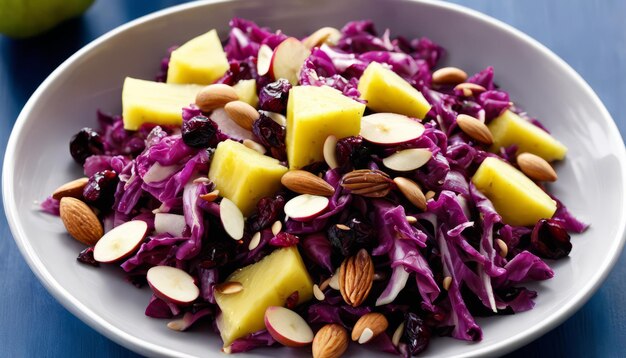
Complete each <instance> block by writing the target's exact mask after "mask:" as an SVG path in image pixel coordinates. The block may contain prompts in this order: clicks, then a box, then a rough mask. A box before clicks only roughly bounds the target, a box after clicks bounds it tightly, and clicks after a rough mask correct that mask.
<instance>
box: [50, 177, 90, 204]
mask: <svg viewBox="0 0 626 358" xmlns="http://www.w3.org/2000/svg"><path fill="white" fill-rule="evenodd" d="M88 181H89V178H79V179H76V180H72V181H71V182H69V183H65V184H63V185H61V186H60V187H58V188H56V190H55V191H54V192H53V193H52V198H53V199H56V200H61V198H64V197H66V196H69V197H71V198H76V199H80V198H82V197H83V189H85V186H86V185H87V182H88Z"/></svg>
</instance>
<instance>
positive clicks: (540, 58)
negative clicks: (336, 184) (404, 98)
mask: <svg viewBox="0 0 626 358" xmlns="http://www.w3.org/2000/svg"><path fill="white" fill-rule="evenodd" d="M233 16H240V17H244V18H249V19H252V20H255V21H257V22H258V23H260V24H262V25H264V26H269V27H271V28H274V29H283V30H284V31H285V32H287V33H289V34H294V35H298V36H301V35H304V34H306V33H307V32H311V31H312V30H315V29H317V28H319V27H322V26H327V25H330V26H341V25H343V24H344V23H345V22H347V21H349V20H354V19H372V20H374V21H375V23H376V26H377V27H378V29H379V30H383V29H385V28H387V27H389V28H391V29H392V33H393V34H402V35H405V36H416V35H425V36H428V37H430V38H431V39H433V40H434V41H435V42H437V43H439V44H441V45H443V46H444V47H445V48H446V49H448V50H449V55H448V56H447V58H446V62H447V63H449V64H454V65H455V66H458V67H461V68H464V69H466V70H467V71H468V72H475V71H478V70H480V69H482V68H484V67H485V66H487V65H493V66H494V67H495V71H496V79H497V82H498V83H499V84H500V85H501V86H502V87H503V88H504V89H506V90H508V91H509V92H510V94H511V96H512V99H513V100H514V101H515V102H516V103H518V104H520V105H521V106H522V107H523V108H525V109H526V110H527V111H529V112H530V113H532V114H533V115H535V116H537V117H538V118H540V119H541V120H542V121H543V123H545V125H546V126H547V127H548V128H550V129H551V130H552V132H553V133H554V135H555V136H556V137H557V138H558V139H560V140H561V141H563V142H564V143H565V144H566V145H567V146H568V147H569V149H570V152H569V153H568V157H567V159H566V160H565V161H564V162H563V163H562V164H559V165H558V171H559V177H560V179H559V181H558V183H556V184H554V185H551V188H550V189H551V191H552V192H553V193H555V194H556V195H557V196H558V197H560V198H562V199H563V201H564V202H565V203H566V204H567V205H568V206H569V208H570V209H571V210H572V211H573V212H574V213H575V214H576V215H577V216H578V217H580V218H582V219H583V220H585V221H587V222H590V223H591V224H592V226H591V229H590V230H588V231H587V232H586V233H584V234H582V235H576V236H574V237H573V240H572V241H573V243H574V249H573V250H572V252H571V255H570V257H569V258H568V259H564V260H561V261H559V262H557V263H555V264H554V265H553V267H554V268H555V273H556V275H555V277H554V279H552V280H549V281H547V282H543V283H541V284H537V285H530V286H531V287H532V288H533V289H536V290H538V291H539V297H538V298H537V301H536V307H535V308H534V309H533V310H531V311H529V312H526V313H522V314H518V315H513V316H505V317H494V318H489V319H480V320H479V324H480V325H481V326H482V328H483V330H484V340H483V341H482V342H480V343H473V344H470V343H466V342H461V341H458V340H454V339H450V338H437V339H434V340H433V341H432V345H431V346H430V348H429V349H428V350H427V352H426V354H425V355H424V356H436V355H437V356H447V357H453V356H459V357H460V356H484V355H487V354H489V355H496V354H503V353H505V352H507V351H511V350H513V349H515V348H517V347H519V346H521V345H522V344H524V343H527V342H529V341H530V340H532V339H535V338H537V337H538V336H539V335H541V334H543V333H544V332H546V331H548V330H549V329H551V328H553V327H554V326H556V325H557V324H559V323H560V322H562V321H563V320H564V319H566V318H567V317H568V316H570V315H571V314H572V313H574V311H576V310H577V309H578V308H579V307H580V306H581V305H582V304H583V303H584V302H585V301H587V299H588V298H589V297H590V296H591V295H592V294H593V292H594V291H595V290H596V289H597V288H598V286H599V285H600V284H601V283H602V281H603V280H604V278H605V277H606V275H607V274H608V272H609V270H610V269H611V267H612V266H613V264H614V263H615V261H616V258H617V257H618V255H619V253H620V252H621V249H622V245H623V243H624V228H625V223H626V213H625V208H624V204H625V199H624V195H625V192H626V190H625V189H626V159H625V157H626V156H625V151H624V144H623V141H622V139H621V138H620V135H619V132H618V130H617V128H616V126H615V124H614V122H613V121H612V119H611V117H610V115H609V113H608V112H607V110H606V109H605V107H604V106H603V105H602V103H601V102H600V100H599V99H598V97H597V96H596V95H595V94H594V93H593V91H592V90H591V89H590V87H589V86H588V85H587V84H586V83H585V82H584V81H583V80H582V79H581V77H580V76H579V75H578V74H576V73H575V72H574V71H573V70H572V69H571V68H570V67H569V66H568V65H567V64H566V63H565V62H563V61H562V60H561V59H559V58H558V57H557V56H556V55H554V54H553V53H552V52H550V51H549V50H548V49H546V48H545V47H543V46H542V45H540V44H539V43H537V42H536V41H534V40H532V39H531V38H529V37H528V36H526V35H524V34H522V33H520V32H519V31H517V30H515V29H513V28H511V27H509V26H507V25H505V24H503V23H501V22H499V21H496V20H494V19H492V18H490V17H488V16H485V15H482V14H480V13H477V12H475V11H472V10H468V9H466V8H463V7H461V6H457V5H451V4H446V3H440V2H434V1H410V0H395V1H394V0H377V1H370V2H369V3H368V5H367V6H365V5H364V4H363V3H362V2H361V1H359V0H343V1H330V0H318V1H315V2H310V1H291V0H274V1H272V2H271V5H270V2H269V1H267V0H252V1H245V2H244V1H223V2H216V1H209V2H199V3H190V4H185V5H181V6H177V7H173V8H170V9H167V10H164V11H160V12H157V13H155V14H152V15H149V16H145V17H143V18H141V19H138V20H135V21H133V22H130V23H128V24H126V25H124V26H121V27H119V28H117V29H115V30H113V31H111V32H109V33H108V34H106V35H104V36H102V37H100V38H99V39H97V40H96V41H94V42H92V43H91V44H89V45H87V46H86V47H85V48H83V49H82V50H80V51H78V52H77V53H76V54H75V55H74V56H72V57H71V58H70V59H68V60H67V61H65V63H63V64H62V65H61V66H59V68H58V69H57V70H56V71H54V73H52V74H51V75H50V76H49V77H48V79H46V81H45V82H44V83H43V84H42V85H41V86H40V87H39V89H38V90H37V91H36V92H35V93H34V94H33V96H32V97H31V98H30V100H29V101H28V103H27V104H26V106H25V107H24V109H23V110H22V113H21V114H20V116H19V118H18V120H17V123H16V125H15V128H14V129H13V133H12V134H11V138H10V140H9V144H8V149H7V152H6V156H5V162H4V176H3V195H4V205H5V211H6V214H7V219H8V221H9V224H10V226H11V230H12V232H13V235H14V237H15V241H16V242H17V245H18V247H19V249H20V250H21V252H22V254H23V256H24V258H25V259H26V260H27V262H28V264H29V265H30V267H31V268H32V270H33V271H34V272H35V274H36V275H37V277H38V278H39V279H40V280H41V282H42V283H43V284H44V285H45V287H46V288H47V289H48V291H50V293H52V295H53V296H54V297H55V298H56V299H57V300H59V301H60V302H61V303H62V304H63V305H64V306H65V307H66V308H67V309H68V310H70V311H71V312H72V313H73V314H75V315H76V316H78V317H79V318H80V319H82V320H83V321H85V322H86V323H87V324H89V325H90V326H92V327H93V328H95V329H96V330H98V331H99V332H101V333H102V334H104V335H106V336H108V337H110V338H111V339H113V340H114V341H116V342H118V343H120V344H122V345H124V346H126V347H128V348H130V349H133V350H135V351H137V352H139V353H142V354H145V355H149V356H186V357H191V356H199V357H209V356H218V355H219V354H220V353H219V350H220V341H219V338H218V337H217V336H216V335H215V334H212V333H211V334H209V333H208V332H207V331H206V330H200V331H198V330H195V331H192V332H188V333H177V332H173V331H171V330H169V329H168V328H166V326H165V323H166V322H165V321H163V320H158V319H151V318H148V317H146V316H144V309H145V306H146V303H147V301H148V298H149V296H150V292H149V290H148V289H143V290H138V289H136V288H134V287H133V286H132V285H129V284H128V283H126V282H125V281H124V280H123V279H122V274H121V272H120V271H121V270H119V269H117V268H115V267H110V268H101V269H93V268H91V267H88V266H85V265H81V264H78V263H77V262H76V255H77V253H78V252H79V251H80V249H81V245H80V244H78V243H76V242H74V241H73V240H71V239H70V238H69V237H68V236H67V234H65V230H64V229H63V225H62V224H61V222H60V220H59V219H58V218H55V217H51V216H49V215H46V214H42V213H40V212H39V211H37V205H36V204H34V203H36V202H37V201H41V200H42V199H44V198H45V197H46V196H47V195H48V194H49V193H50V192H51V191H52V190H54V188H55V187H57V186H58V185H59V184H61V183H64V182H67V181H69V180H70V179H73V178H75V177H78V176H79V175H81V173H80V170H79V168H78V167H77V166H76V165H75V164H74V163H73V162H72V160H71V158H70V156H69V155H68V140H69V138H70V136H71V135H72V134H73V133H75V132H76V131H77V130H78V129H80V128H82V127H83V126H90V125H95V112H96V109H98V108H100V109H103V110H105V111H109V112H112V113H120V110H121V108H120V89H121V85H122V81H123V79H124V77H125V76H133V77H139V78H152V77H153V76H154V74H155V73H156V72H157V70H158V66H159V60H160V58H161V57H162V56H163V54H164V52H165V50H166V49H167V48H168V47H169V46H170V45H172V44H180V43H182V42H184V41H185V40H187V39H189V38H191V37H193V36H194V35H197V34H200V33H202V32H204V31H207V30H208V29H210V28H213V27H215V28H217V29H218V30H219V31H220V36H221V37H222V39H224V38H225V37H226V35H227V32H226V29H227V23H228V20H229V19H230V18H232V17H233ZM287 352H288V353H289V354H297V353H295V352H294V351H291V350H288V349H282V350H280V351H275V350H273V349H265V350H257V351H253V352H252V353H251V355H250V356H270V355H275V354H277V353H278V354H286V353H287ZM364 352H371V351H365V350H355V351H354V354H364ZM370 354H371V355H373V354H374V353H373V352H371V353H370Z"/></svg>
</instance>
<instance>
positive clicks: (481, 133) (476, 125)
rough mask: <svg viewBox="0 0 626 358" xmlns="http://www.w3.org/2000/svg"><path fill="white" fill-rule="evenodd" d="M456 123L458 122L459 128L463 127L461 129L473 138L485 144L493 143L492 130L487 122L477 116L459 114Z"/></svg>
mask: <svg viewBox="0 0 626 358" xmlns="http://www.w3.org/2000/svg"><path fill="white" fill-rule="evenodd" d="M456 124H458V125H459V128H461V130H462V131H463V132H464V133H465V134H467V135H468V136H470V137H471V138H472V139H475V140H477V141H479V142H481V143H484V144H492V143H493V135H492V134H491V131H490V130H489V128H488V127H487V126H486V125H485V123H483V122H481V121H479V120H478V119H477V118H474V117H472V116H468V115H467V114H459V115H458V116H457V117H456Z"/></svg>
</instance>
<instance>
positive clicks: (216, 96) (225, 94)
mask: <svg viewBox="0 0 626 358" xmlns="http://www.w3.org/2000/svg"><path fill="white" fill-rule="evenodd" d="M238 99H239V96H237V92H235V90H234V89H233V88H232V87H231V86H228V85H225V84H222V83H218V84H213V85H208V86H206V87H204V88H203V89H201V90H200V92H198V94H197V95H196V106H198V108H200V110H201V111H202V112H210V111H212V110H214V109H217V108H222V107H224V106H225V105H226V103H228V102H232V101H237V100H238Z"/></svg>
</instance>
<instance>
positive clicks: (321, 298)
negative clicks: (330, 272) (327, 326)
mask: <svg viewBox="0 0 626 358" xmlns="http://www.w3.org/2000/svg"><path fill="white" fill-rule="evenodd" d="M313 296H315V298H316V299H317V300H318V301H324V299H326V295H324V292H322V290H321V289H320V287H319V286H318V285H317V284H315V285H313Z"/></svg>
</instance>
